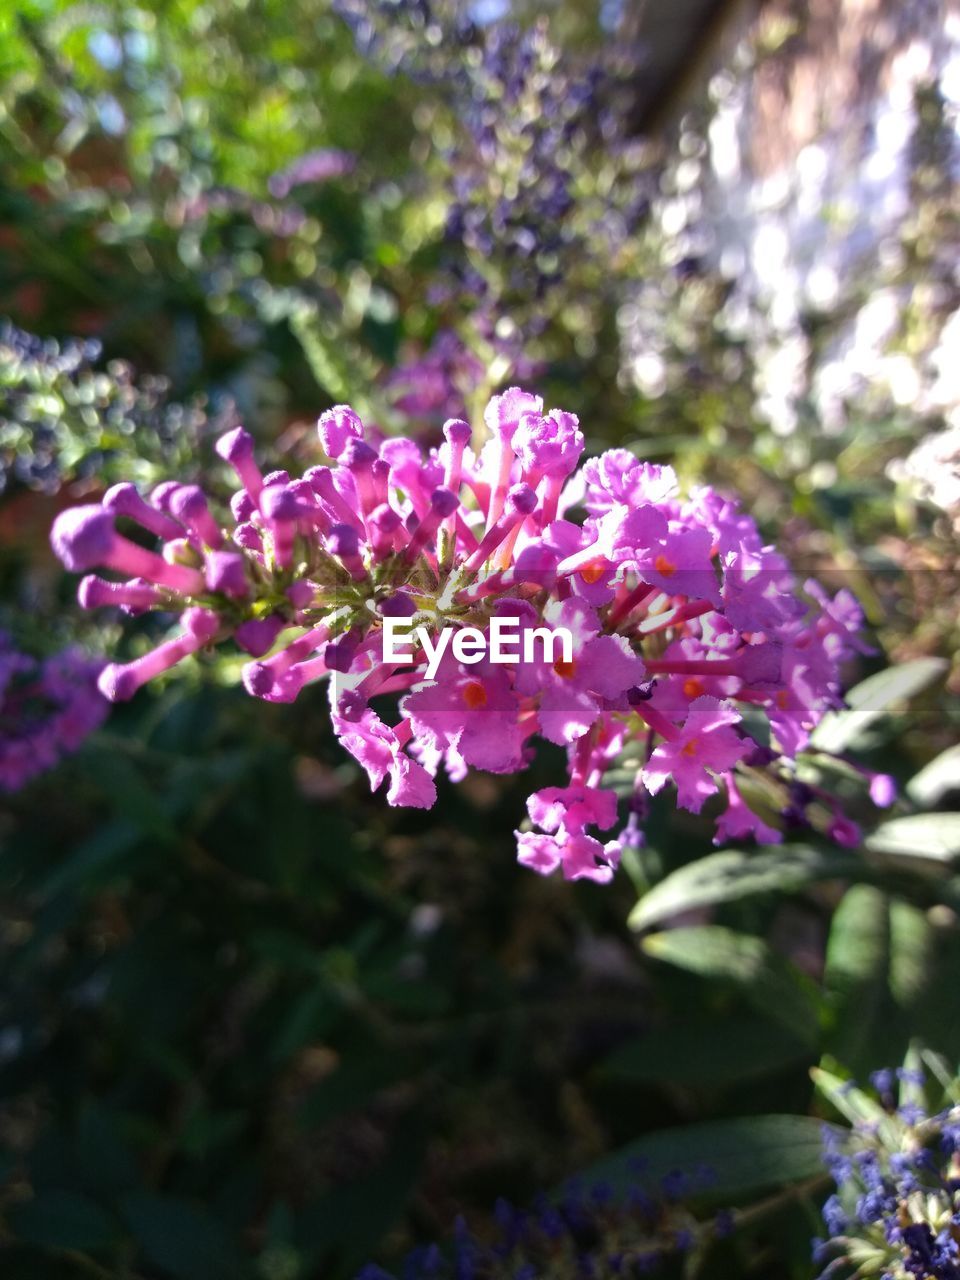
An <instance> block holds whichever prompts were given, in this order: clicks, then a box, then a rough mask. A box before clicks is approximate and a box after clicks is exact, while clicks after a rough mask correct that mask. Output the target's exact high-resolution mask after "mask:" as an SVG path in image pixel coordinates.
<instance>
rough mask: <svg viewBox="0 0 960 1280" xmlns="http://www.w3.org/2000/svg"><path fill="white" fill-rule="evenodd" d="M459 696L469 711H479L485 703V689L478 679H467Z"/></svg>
mask: <svg viewBox="0 0 960 1280" xmlns="http://www.w3.org/2000/svg"><path fill="white" fill-rule="evenodd" d="M461 697H462V698H463V701H464V702H465V703H466V705H467V707H468V708H469V709H470V710H471V711H479V709H480V708H481V707H485V706H486V705H487V691H486V689H485V688H484V687H483V685H482V684H481V683H480V681H479V680H469V681H468V682H467V683H466V684H465V685H464V686H463V690H462V692H461Z"/></svg>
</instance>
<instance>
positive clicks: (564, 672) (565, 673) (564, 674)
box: [553, 658, 577, 680]
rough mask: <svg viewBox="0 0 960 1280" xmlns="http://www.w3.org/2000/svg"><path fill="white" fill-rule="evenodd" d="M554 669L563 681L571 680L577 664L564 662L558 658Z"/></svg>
mask: <svg viewBox="0 0 960 1280" xmlns="http://www.w3.org/2000/svg"><path fill="white" fill-rule="evenodd" d="M553 669H554V671H555V672H556V673H557V675H558V676H559V677H560V679H561V680H569V679H570V677H571V676H572V675H573V674H574V672H575V671H576V669H577V664H576V663H575V662H564V660H563V659H562V658H558V659H557V660H556V662H555V663H554V664H553Z"/></svg>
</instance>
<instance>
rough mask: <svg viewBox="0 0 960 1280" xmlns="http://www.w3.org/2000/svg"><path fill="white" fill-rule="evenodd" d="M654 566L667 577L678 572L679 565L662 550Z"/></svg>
mask: <svg viewBox="0 0 960 1280" xmlns="http://www.w3.org/2000/svg"><path fill="white" fill-rule="evenodd" d="M653 567H654V568H655V569H656V571H657V573H662V574H663V576H664V577H665V578H672V577H673V575H674V574H675V573H676V572H677V566H676V565H675V564H674V563H673V561H672V560H670V559H668V558H667V556H665V555H664V554H663V552H662V551H661V552H660V554H659V555H658V556H657V558H656V560H654V562H653Z"/></svg>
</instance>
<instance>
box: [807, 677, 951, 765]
mask: <svg viewBox="0 0 960 1280" xmlns="http://www.w3.org/2000/svg"><path fill="white" fill-rule="evenodd" d="M949 665H950V664H949V663H948V662H947V661H946V659H944V658H916V659H914V661H913V662H905V663H902V664H901V665H900V666H897V667H889V668H888V669H887V670H885V671H878V672H877V674H876V675H873V676H868V677H867V679H866V680H863V681H861V682H860V684H858V685H855V686H854V688H852V689H851V690H850V692H849V693H848V694H847V708H846V709H845V710H843V711H830V712H828V713H827V715H825V716H824V717H823V719H822V720H821V721H820V723H819V724H818V725H817V727H816V729H815V730H814V731H813V734H812V735H811V738H810V744H811V746H813V747H816V748H817V749H818V750H819V751H829V752H833V753H839V752H841V751H845V750H846V749H847V747H849V746H850V744H851V743H852V742H854V740H855V739H857V738H859V737H860V735H861V734H862V733H863V732H864V730H866V729H868V728H869V727H870V725H872V724H873V723H874V721H876V720H879V719H880V717H881V716H883V715H884V714H885V713H886V712H887V711H888V710H889V709H890V708H891V707H893V706H895V705H896V703H898V702H903V701H905V700H906V699H907V698H912V697H913V696H914V695H915V694H917V693H920V692H921V690H923V689H925V688H926V687H927V685H929V684H932V683H933V681H934V680H936V679H938V678H939V677H940V676H942V675H943V674H944V672H945V671H946V670H947V669H948V667H949Z"/></svg>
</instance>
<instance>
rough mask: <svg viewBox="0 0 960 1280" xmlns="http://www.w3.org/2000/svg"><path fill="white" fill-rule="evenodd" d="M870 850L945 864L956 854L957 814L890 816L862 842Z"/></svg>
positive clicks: (911, 862)
mask: <svg viewBox="0 0 960 1280" xmlns="http://www.w3.org/2000/svg"><path fill="white" fill-rule="evenodd" d="M864 843H865V844H866V847H867V848H868V849H869V850H870V851H871V852H872V853H880V854H883V855H885V856H887V857H890V858H897V859H900V860H905V862H906V865H908V866H913V867H915V865H916V862H917V861H918V860H919V861H925V862H928V863H929V862H932V863H949V862H952V861H953V859H954V858H957V857H960V813H913V814H909V815H907V817H905V818H891V819H890V820H889V822H884V823H882V824H881V825H880V826H879V827H877V829H876V831H873V832H871V834H870V835H869V836H867V838H866V841H865V842H864Z"/></svg>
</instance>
